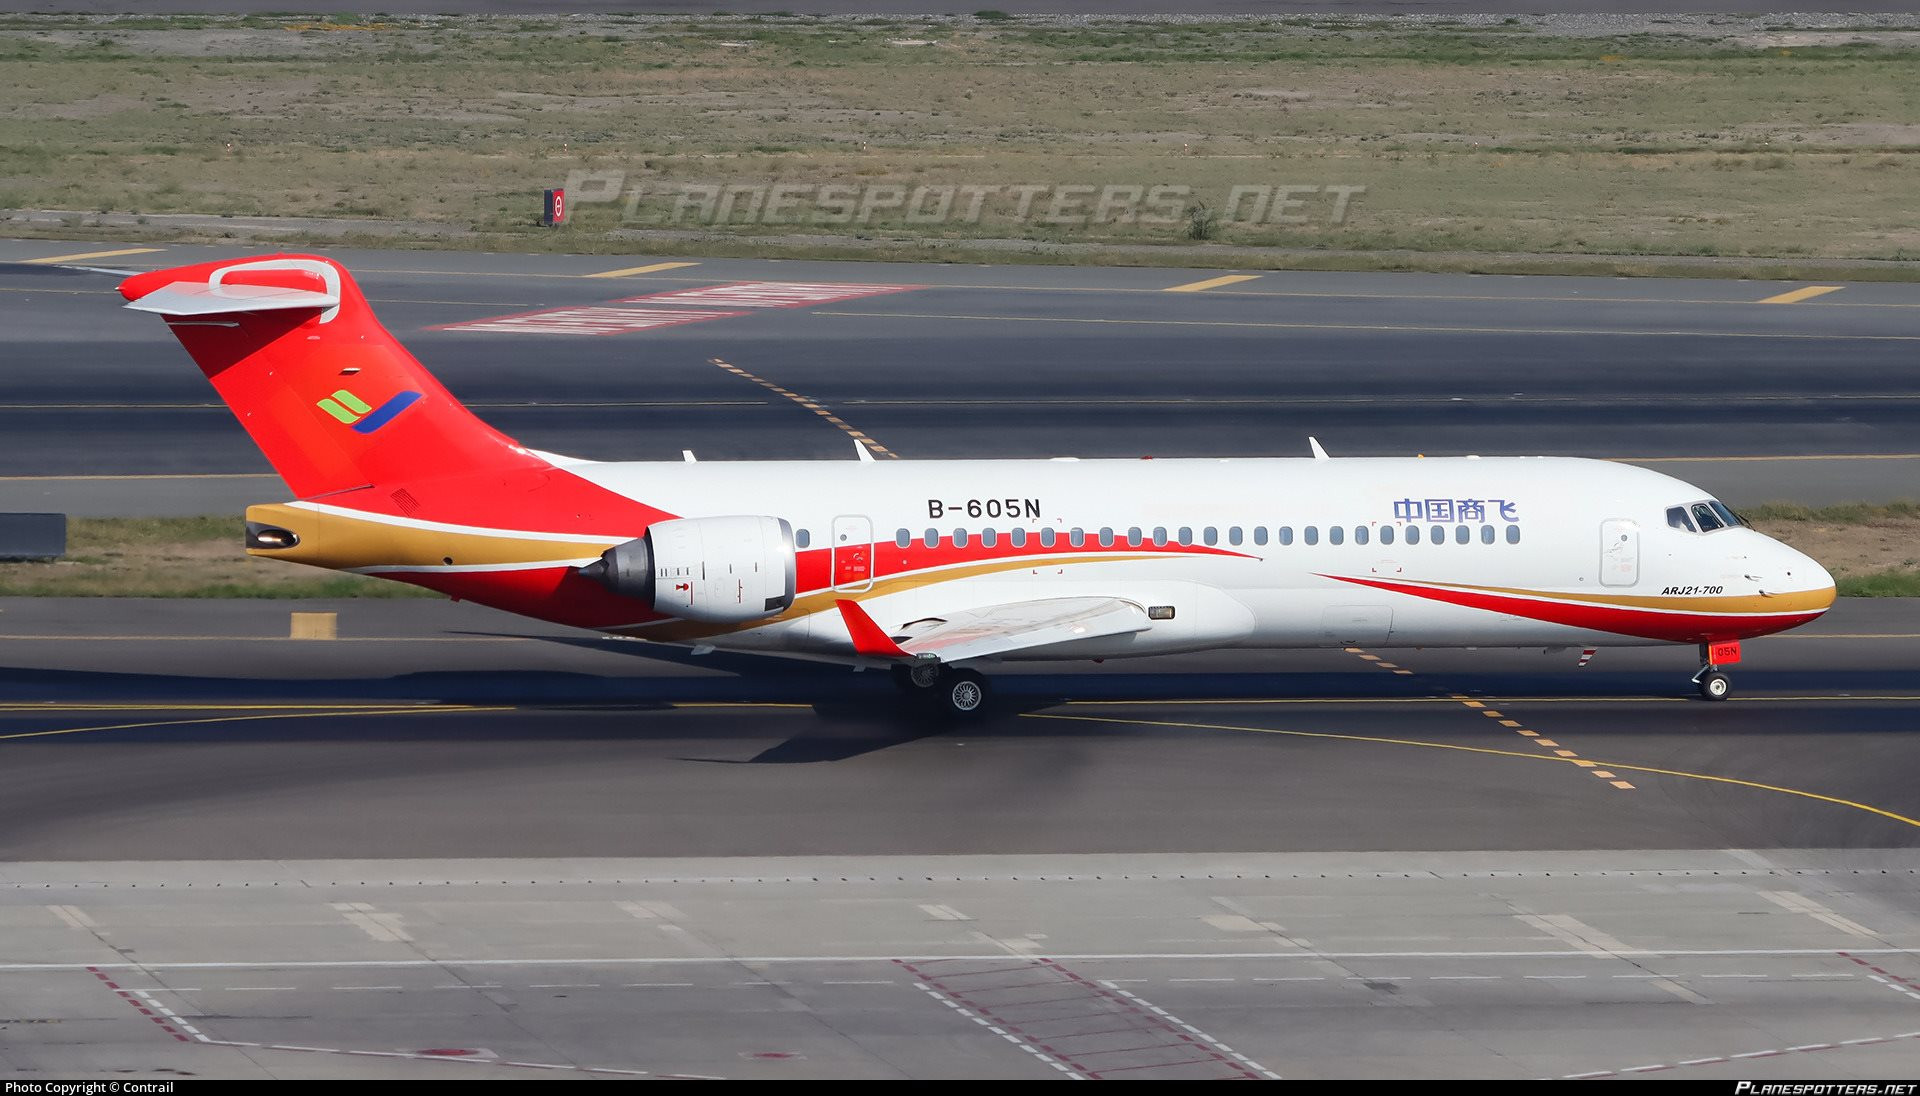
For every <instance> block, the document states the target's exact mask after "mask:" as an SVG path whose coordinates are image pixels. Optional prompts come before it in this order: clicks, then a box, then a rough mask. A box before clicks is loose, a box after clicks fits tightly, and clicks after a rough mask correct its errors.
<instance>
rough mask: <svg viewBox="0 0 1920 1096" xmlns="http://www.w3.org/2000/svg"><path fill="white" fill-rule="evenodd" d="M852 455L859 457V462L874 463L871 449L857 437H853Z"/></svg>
mask: <svg viewBox="0 0 1920 1096" xmlns="http://www.w3.org/2000/svg"><path fill="white" fill-rule="evenodd" d="M853 455H854V456H856V457H858V458H859V459H860V463H861V464H872V463H874V460H873V453H872V451H871V450H869V449H868V448H867V446H866V443H865V442H863V441H861V440H860V439H859V438H855V439H853Z"/></svg>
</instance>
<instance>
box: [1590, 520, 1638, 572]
mask: <svg viewBox="0 0 1920 1096" xmlns="http://www.w3.org/2000/svg"><path fill="white" fill-rule="evenodd" d="M1639 581H1640V525H1639V523H1638V522H1635V521H1633V520H1632V519H1630V518H1608V519H1607V520H1606V521H1603V522H1601V523H1600V583H1601V585H1603V586H1632V585H1633V584H1634V583H1636V582H1639Z"/></svg>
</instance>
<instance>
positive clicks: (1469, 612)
mask: <svg viewBox="0 0 1920 1096" xmlns="http://www.w3.org/2000/svg"><path fill="white" fill-rule="evenodd" d="M120 292H121V293H122V294H123V295H124V296H125V297H126V298H127V299H128V301H129V302H130V303H129V304H128V306H127V307H129V308H134V309H139V310H141V311H144V312H153V313H158V314H159V315H160V316H162V317H164V318H165V320H166V322H167V326H168V327H169V328H171V329H172V330H173V333H174V334H175V335H176V336H178V337H179V339H180V342H181V343H182V344H183V345H184V346H185V347H186V349H187V352H188V353H189V354H191V355H192V356H193V359H194V361H195V362H197V363H199V365H200V368H201V369H202V370H203V371H205V373H206V375H207V376H208V378H209V379H211V380H212V381H213V385H214V387H215V389H217V390H218V391H219V393H220V395H221V397H222V398H223V399H225V400H226V402H227V405H228V406H229V407H231V408H232V409H233V412H234V414H235V415H237V416H238V417H239V419H240V422H241V425H243V426H244V427H246V429H247V432H248V433H249V434H250V435H252V437H253V440H254V441H255V442H256V443H257V444H258V445H259V446H260V448H261V450H262V451H263V452H264V453H265V454H266V457H267V459H268V460H269V461H270V462H272V464H273V467H274V468H275V470H277V471H278V472H279V473H280V475H281V476H282V478H284V479H285V480H286V482H287V485H288V487H290V488H291V489H292V491H293V492H294V494H296V495H297V496H298V497H299V501H296V502H288V503H278V504H272V505H261V506H253V507H250V508H249V509H248V510H247V523H246V530H247V550H248V551H249V552H250V553H252V554H254V555H256V556H266V557H271V558H275V559H287V560H294V561H296V562H299V563H307V564H312V565H314V566H318V567H327V568H332V569H335V570H342V571H352V572H356V573H360V574H367V575H378V576H380V577H381V578H387V579H394V580H397V581H400V582H410V583H414V584H417V585H419V586H424V587H427V588H429V589H432V590H437V591H439V592H441V593H444V594H448V595H450V596H453V597H456V598H462V599H466V600H469V601H476V602H479V603H481V604H483V605H490V606H494V607H496V608H500V609H505V610H508V611H511V612H515V613H521V614H525V615H527V616H531V617H538V618H540V619H543V620H549V621H554V622H558V623H561V624H567V625H575V626H578V627H581V628H589V629H593V630H595V631H599V632H603V633H609V634H614V635H621V636H631V637H636V638H640V639H647V640H654V641H657V642H660V643H669V644H679V645H684V646H690V647H693V648H695V649H696V650H698V649H713V648H725V649H728V650H739V651H756V652H767V653H777V654H786V655H795V656H802V657H808V658H814V659H824V660H829V661H837V662H842V663H847V664H850V665H854V666H886V667H891V668H892V669H893V671H894V676H895V678H896V679H897V680H898V681H900V683H901V685H902V687H903V688H907V689H909V690H914V689H918V690H925V691H926V694H925V695H927V696H928V697H929V698H931V699H933V700H934V701H935V702H936V704H937V705H938V706H940V707H944V708H945V709H947V710H949V711H952V712H956V713H971V712H975V711H978V710H980V709H981V708H982V707H983V705H984V704H985V703H986V701H987V681H986V678H985V677H983V676H982V675H981V673H980V671H979V668H980V667H983V666H987V665H991V664H993V663H995V662H998V661H1001V660H1012V659H1022V660H1025V659H1050V660H1089V659H1107V658H1121V657H1126V656H1133V655H1151V654H1165V653H1168V652H1176V651H1197V650H1207V649H1212V648H1225V647H1241V648H1309V647H1353V646H1373V647H1380V646H1394V647H1548V648H1553V647H1568V648H1572V647H1582V648H1591V647H1598V646H1603V645H1611V646H1624V645H1652V644H1697V645H1699V648H1700V657H1701V668H1700V672H1699V673H1698V674H1696V675H1695V676H1694V679H1693V680H1694V682H1695V683H1696V684H1697V685H1698V687H1699V690H1700V693H1701V694H1702V695H1703V696H1705V697H1707V698H1709V699H1715V700H1717V699H1721V698H1724V697H1725V696H1727V694H1728V691H1729V688H1730V686H1729V682H1728V679H1727V676H1726V674H1725V673H1724V672H1723V671H1722V669H1721V667H1722V666H1724V665H1728V664H1731V663H1734V662H1738V661H1739V660H1740V641H1741V640H1742V639H1745V638H1748V637H1752V636H1760V635H1766V634H1768V633H1771V632H1778V631H1782V630H1784V629H1788V628H1792V627H1794V626H1796V625H1799V624H1804V623H1806V622H1807V621H1810V620H1812V619H1814V618H1815V617H1818V616H1819V615H1820V614H1821V613H1823V612H1825V611H1826V610H1827V608H1828V607H1829V606H1831V605H1832V604H1833V598H1834V586H1833V580H1832V578H1831V577H1830V576H1829V575H1828V574H1827V572H1826V571H1825V570H1824V569H1823V568H1822V567H1821V566H1820V565H1819V564H1818V563H1816V562H1814V561H1813V560H1812V559H1809V558H1808V557H1807V556H1805V555H1802V554H1801V553H1800V552H1797V551H1795V550H1793V549H1792V548H1789V547H1787V546H1786V545H1783V544H1780V543H1778V542H1777V541H1774V540H1772V539H1769V538H1768V537H1765V536H1762V535H1761V534H1759V533H1757V532H1755V531H1754V530H1752V529H1750V528H1746V527H1744V526H1743V525H1742V524H1741V522H1740V520H1739V519H1738V518H1737V517H1736V516H1734V515H1733V514H1732V513H1731V512H1730V511H1728V509H1727V508H1726V507H1725V506H1723V505H1721V504H1720V503H1719V502H1718V501H1716V500H1714V499H1712V498H1710V497H1708V495H1707V493H1706V492H1704V491H1701V490H1699V489H1697V488H1694V487H1691V486H1689V485H1687V484H1686V483H1683V482H1681V481H1679V480H1677V479H1673V478H1671V477H1668V476H1664V475H1660V474H1658V473H1655V472H1649V471H1646V470H1643V469H1640V468H1634V467H1630V466H1627V465H1621V464H1613V463H1609V462H1605V461H1595V460H1577V459H1564V458H1546V457H1499V458H1494V457H1489V458H1485V459H1480V458H1475V457H1459V458H1404V459H1403V458H1340V459H1326V457H1325V455H1324V453H1321V452H1319V451H1318V446H1317V444H1316V445H1315V450H1316V453H1315V456H1314V457H1312V458H1299V459H1234V460H1217V459H1203V460H1153V461H1140V460H1074V459H1071V458H1059V459H1054V460H943V461H898V462H885V463H882V462H877V461H872V460H870V459H869V460H863V461H858V462H856V461H852V460H849V461H847V462H845V463H823V462H819V461H766V462H760V461H754V462H727V463H697V462H677V463H637V462H636V463H601V462H595V461H587V460H577V459H573V458H569V457H562V456H557V455H554V454H552V453H544V452H541V451H539V450H535V449H529V448H526V447H525V446H522V445H520V444H518V443H517V442H515V441H513V440H512V439H510V438H508V437H506V436H504V435H502V434H500V433H499V432H498V431H495V430H494V429H492V428H491V427H489V426H487V425H486V424H485V423H483V422H481V421H480V420H479V419H478V418H476V417H475V416H474V415H473V414H472V413H471V412H470V411H468V410H467V409H466V408H465V407H463V406H462V405H461V404H460V403H459V401H458V400H456V399H454V397H453V396H452V395H451V394H450V393H449V392H448V391H447V390H446V389H445V388H443V387H442V386H441V385H440V383H439V382H438V381H436V380H435V379H434V378H433V377H432V375H430V374H429V373H428V372H427V371H426V369H424V368H423V367H421V365H420V364H419V363H418V362H417V361H415V360H414V359H413V357H412V356H411V355H410V354H408V353H407V351H406V350H405V349H404V348H403V347H401V345H400V344H399V342H398V341H396V340H395V339H394V338H393V336H392V335H390V334H388V332H387V331H386V329H385V328H383V327H381V325H380V323H379V321H378V320H376V319H375V318H374V315H373V312H372V310H371V309H370V308H369V307H368V305H367V301H366V299H365V297H363V296H362V295H361V293H360V290H359V287H358V286H357V285H355V283H354V280H353V278H352V277H351V276H350V275H349V274H348V273H347V271H346V270H345V269H344V268H343V267H341V266H340V265H339V264H338V263H335V262H333V261H332V260H329V259H324V258H316V257H311V256H297V255H275V256H269V257H264V258H259V259H251V260H237V261H227V262H210V263H202V264H198V265H195V266H184V267H178V268H175V269H171V270H160V271H155V272H152V273H145V274H139V275H136V276H134V277H131V278H129V279H127V280H126V281H125V282H124V283H122V284H121V286H120ZM860 455H862V456H865V455H866V454H865V451H864V450H862V451H861V453H860Z"/></svg>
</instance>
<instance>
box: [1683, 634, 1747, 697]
mask: <svg viewBox="0 0 1920 1096" xmlns="http://www.w3.org/2000/svg"><path fill="white" fill-rule="evenodd" d="M1727 646H1728V644H1722V643H1702V644H1701V645H1700V672H1699V673H1697V674H1694V675H1693V684H1694V686H1695V687H1696V688H1698V689H1699V690H1700V695H1701V696H1703V697H1705V698H1706V699H1708V700H1725V699H1727V697H1729V696H1732V695H1733V679H1732V678H1729V677H1728V676H1727V675H1726V674H1725V673H1723V672H1722V671H1721V669H1720V667H1718V666H1716V665H1714V658H1715V656H1716V655H1717V654H1719V649H1722V648H1725V647H1727ZM1731 646H1732V648H1733V650H1732V654H1733V661H1735V662H1738V661H1740V645H1739V644H1738V643H1735V644H1732V645H1731Z"/></svg>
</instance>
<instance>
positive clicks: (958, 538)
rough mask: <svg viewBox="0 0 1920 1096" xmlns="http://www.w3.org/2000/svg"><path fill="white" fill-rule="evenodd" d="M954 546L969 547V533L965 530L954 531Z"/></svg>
mask: <svg viewBox="0 0 1920 1096" xmlns="http://www.w3.org/2000/svg"><path fill="white" fill-rule="evenodd" d="M953 546H954V547H955V548H965V547H966V546H967V531H966V530H965V529H955V530H954V531H953Z"/></svg>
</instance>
